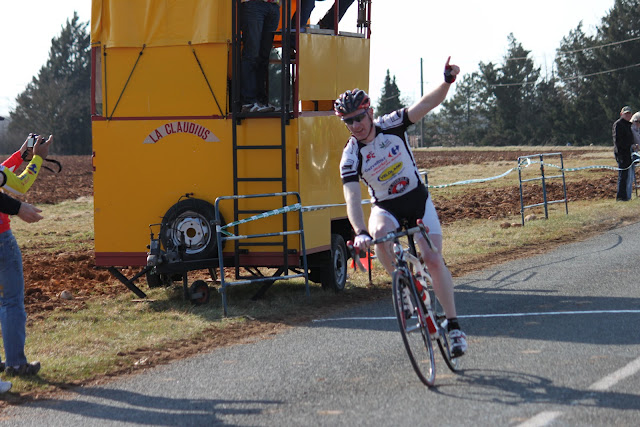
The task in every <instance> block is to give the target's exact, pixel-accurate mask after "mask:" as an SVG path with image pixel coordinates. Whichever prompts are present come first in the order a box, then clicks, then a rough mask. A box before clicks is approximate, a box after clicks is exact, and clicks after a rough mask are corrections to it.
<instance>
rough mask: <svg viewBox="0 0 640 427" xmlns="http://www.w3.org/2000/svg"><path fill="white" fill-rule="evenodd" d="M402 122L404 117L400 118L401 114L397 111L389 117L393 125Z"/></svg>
mask: <svg viewBox="0 0 640 427" xmlns="http://www.w3.org/2000/svg"><path fill="white" fill-rule="evenodd" d="M400 120H402V117H400V114H398V112H397V111H394V112H393V113H392V114H391V115H390V116H389V121H390V122H391V123H395V122H398V121H400Z"/></svg>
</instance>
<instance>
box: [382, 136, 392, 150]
mask: <svg viewBox="0 0 640 427" xmlns="http://www.w3.org/2000/svg"><path fill="white" fill-rule="evenodd" d="M390 145H391V141H390V140H388V139H386V138H385V139H383V140H382V141H380V148H381V149H385V148H387V147H388V146H390Z"/></svg>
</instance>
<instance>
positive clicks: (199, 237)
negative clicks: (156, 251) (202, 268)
mask: <svg viewBox="0 0 640 427" xmlns="http://www.w3.org/2000/svg"><path fill="white" fill-rule="evenodd" d="M214 220H215V208H214V207H213V205H212V204H211V203H209V202H207V201H204V200H200V199H184V200H181V201H179V202H178V203H176V204H175V205H173V206H171V208H170V209H169V210H168V211H167V213H166V214H165V215H164V217H163V218H162V223H161V225H160V241H161V242H162V244H163V246H164V247H165V249H166V250H167V251H172V250H176V249H177V248H178V246H179V245H180V244H181V242H182V238H183V236H184V244H185V250H184V260H185V261H193V260H201V259H209V258H216V256H217V254H218V243H217V241H216V233H215V226H214V225H213V221H214ZM222 222H223V223H224V219H223V220H222Z"/></svg>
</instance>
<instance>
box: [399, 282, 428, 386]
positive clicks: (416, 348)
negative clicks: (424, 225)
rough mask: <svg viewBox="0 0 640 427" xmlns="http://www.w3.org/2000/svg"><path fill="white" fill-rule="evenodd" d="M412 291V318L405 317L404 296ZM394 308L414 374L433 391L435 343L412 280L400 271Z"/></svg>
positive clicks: (410, 316)
mask: <svg viewBox="0 0 640 427" xmlns="http://www.w3.org/2000/svg"><path fill="white" fill-rule="evenodd" d="M405 288H407V289H409V299H410V302H411V305H412V306H413V307H412V308H413V309H412V310H410V312H409V313H407V314H409V317H407V315H406V314H405V304H404V302H403V297H402V295H403V294H402V293H403V292H404V289H405ZM392 295H393V307H394V310H395V312H396V318H397V319H398V326H399V327H400V335H402V342H403V343H404V346H405V349H406V350H407V355H408V356H409V360H410V361H411V365H412V366H413V369H414V371H415V372H416V374H417V375H418V378H420V381H422V382H423V383H424V384H425V385H427V386H429V387H432V386H433V385H434V384H435V380H436V362H435V356H434V351H433V343H432V342H431V336H430V334H429V331H428V329H427V320H426V318H425V312H424V309H423V305H422V300H421V299H420V296H419V295H418V291H417V289H416V287H415V285H414V284H413V281H412V280H411V277H410V276H409V275H408V274H407V272H406V271H404V270H396V271H394V273H393V282H392Z"/></svg>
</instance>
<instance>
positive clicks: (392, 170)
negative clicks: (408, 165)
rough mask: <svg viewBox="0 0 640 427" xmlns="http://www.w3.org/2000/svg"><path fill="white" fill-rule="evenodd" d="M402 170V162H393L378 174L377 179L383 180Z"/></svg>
mask: <svg viewBox="0 0 640 427" xmlns="http://www.w3.org/2000/svg"><path fill="white" fill-rule="evenodd" d="M401 170H402V162H398V163H394V164H393V165H391V166H389V167H388V168H387V169H385V170H384V171H383V172H382V173H381V174H380V176H378V181H380V182H383V181H386V180H388V179H391V178H393V177H394V176H395V175H396V174H397V173H398V172H400V171H401Z"/></svg>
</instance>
